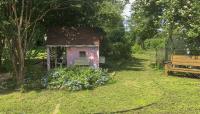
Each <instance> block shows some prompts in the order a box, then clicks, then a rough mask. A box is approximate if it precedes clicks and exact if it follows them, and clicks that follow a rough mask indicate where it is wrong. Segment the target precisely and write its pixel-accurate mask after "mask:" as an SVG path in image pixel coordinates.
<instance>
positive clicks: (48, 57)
mask: <svg viewBox="0 0 200 114" xmlns="http://www.w3.org/2000/svg"><path fill="white" fill-rule="evenodd" d="M50 69H51V61H50V47H48V46H47V70H48V71H49V70H50Z"/></svg>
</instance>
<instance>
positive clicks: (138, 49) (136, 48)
mask: <svg viewBox="0 0 200 114" xmlns="http://www.w3.org/2000/svg"><path fill="white" fill-rule="evenodd" d="M131 51H132V53H143V49H142V47H141V46H140V45H139V44H135V45H133V46H132V47H131Z"/></svg>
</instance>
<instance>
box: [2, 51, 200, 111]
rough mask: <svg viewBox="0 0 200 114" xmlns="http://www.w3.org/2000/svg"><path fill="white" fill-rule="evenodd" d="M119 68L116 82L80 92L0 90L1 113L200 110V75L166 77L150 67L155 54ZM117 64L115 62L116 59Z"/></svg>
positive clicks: (139, 56)
mask: <svg viewBox="0 0 200 114" xmlns="http://www.w3.org/2000/svg"><path fill="white" fill-rule="evenodd" d="M135 56H136V58H135V59H134V60H132V61H129V62H127V63H126V64H123V66H120V69H117V70H116V75H115V77H114V79H115V83H113V84H109V85H106V86H102V87H98V88H96V89H94V90H86V91H80V92H69V91H64V90H60V91H55V90H38V91H30V92H27V93H20V92H7V93H0V114H1V113H2V114H4V113H5V114H13V113H14V114H15V113H16V114H19V113H25V114H51V113H53V112H54V111H55V110H56V107H57V106H59V107H57V108H58V109H57V110H58V111H59V113H61V114H66V113H69V114H79V113H81V114H82V113H110V112H117V111H121V112H124V113H130V114H132V113H141V114H177V113H178V114H196V113H200V98H199V96H200V82H199V79H191V78H180V77H175V76H169V77H165V76H163V72H162V71H158V70H155V69H153V68H151V67H150V64H151V62H153V60H151V59H153V56H152V54H138V55H135ZM113 64H114V63H113Z"/></svg>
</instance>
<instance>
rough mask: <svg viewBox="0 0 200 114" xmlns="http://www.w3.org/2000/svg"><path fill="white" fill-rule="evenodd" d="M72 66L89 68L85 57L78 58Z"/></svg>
mask: <svg viewBox="0 0 200 114" xmlns="http://www.w3.org/2000/svg"><path fill="white" fill-rule="evenodd" d="M74 65H77V66H89V65H90V62H89V59H88V58H86V57H80V58H78V59H76V60H75V63H74Z"/></svg>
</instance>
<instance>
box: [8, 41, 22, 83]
mask: <svg viewBox="0 0 200 114" xmlns="http://www.w3.org/2000/svg"><path fill="white" fill-rule="evenodd" d="M20 40H21V39H19V38H18V39H12V41H11V42H10V44H9V45H10V46H11V52H12V53H11V55H10V56H11V61H12V67H13V75H14V76H15V79H16V81H17V86H18V87H20V86H21V85H22V84H23V82H24V72H25V71H24V70H25V56H24V49H23V48H22V47H23V46H22V43H21V41H20Z"/></svg>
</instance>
